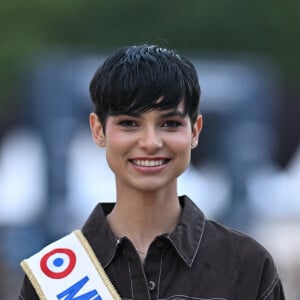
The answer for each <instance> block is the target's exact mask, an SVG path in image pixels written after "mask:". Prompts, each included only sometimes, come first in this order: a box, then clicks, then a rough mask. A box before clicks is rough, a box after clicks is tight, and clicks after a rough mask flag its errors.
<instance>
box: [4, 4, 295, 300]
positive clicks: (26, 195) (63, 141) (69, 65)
mask: <svg viewBox="0 0 300 300" xmlns="http://www.w3.org/2000/svg"><path fill="white" fill-rule="evenodd" d="M299 10H300V2H298V1H292V0H290V1H285V2H284V3H283V2H282V1H277V0H275V1H274V0H273V1H269V0H267V1H258V0H255V1H247V2H246V1H239V2H237V1H230V0H228V1H222V0H221V1H220V0H219V1H216V0H211V1H199V0H198V1H197V0H191V1H188V2H183V1H174V0H173V1H169V0H165V1H160V2H158V1H156V2H155V1H144V2H141V1H136V0H131V1H120V0H118V1H116V0H114V1H102V0H97V1H94V0H90V1H83V0H75V1H57V0H52V1H46V0H43V1H42V0H40V1H37V0H35V1H34V0H27V1H14V0H11V1H3V2H2V3H1V5H0V24H1V26H0V33H1V35H0V36H1V47H0V272H1V274H2V275H1V279H2V280H1V282H0V299H6V300H10V299H16V297H17V294H18V289H19V287H20V285H21V281H22V276H23V275H22V271H21V269H20V267H19V261H20V260H21V259H23V258H26V257H28V256H29V255H31V254H32V253H33V252H34V251H37V250H38V249H40V248H41V247H42V246H43V245H45V244H47V243H49V242H51V241H52V240H54V239H56V238H58V237H60V236H61V235H63V234H65V233H67V232H69V231H70V230H72V229H74V228H80V227H81V225H82V223H83V222H84V220H85V218H86V217H87V215H88V214H89V212H90V211H91V209H92V208H93V206H94V205H95V203H97V202H99V201H112V200H113V199H114V190H113V185H112V182H113V176H112V174H111V173H110V171H109V170H108V168H107V166H106V164H105V160H104V152H103V151H102V150H99V149H98V148H97V147H95V146H94V145H93V142H92V139H91V137H90V135H89V128H88V115H89V112H90V111H91V110H92V106H91V103H90V99H89V95H88V85H89V81H90V79H91V77H92V75H93V72H94V71H95V69H96V68H97V66H98V65H99V64H100V63H101V61H102V60H103V59H104V58H105V57H106V56H107V55H108V54H110V53H111V52H112V51H114V50H115V49H116V48H119V47H123V46H126V45H130V44H141V43H151V44H158V45H160V46H162V47H167V48H173V49H176V50H178V51H179V52H180V53H181V54H184V55H185V56H187V57H188V58H190V59H191V60H192V61H193V62H194V63H195V65H196V67H197V71H198V74H199V80H200V85H201V88H202V98H201V113H202V114H203V116H204V129H203V133H202V135H201V138H200V144H199V147H198V148H197V149H196V150H194V152H193V156H192V164H191V167H190V168H189V169H188V170H187V172H186V173H185V174H184V175H183V176H182V178H181V179H180V182H179V192H180V193H181V191H185V192H186V191H189V195H190V196H191V197H192V199H193V200H194V201H195V202H196V203H197V204H198V205H199V207H200V208H201V209H202V210H204V212H205V213H206V215H207V216H208V217H209V218H214V219H216V220H218V221H220V222H222V223H224V224H226V225H227V226H231V227H234V228H236V229H238V230H242V231H245V232H247V233H249V234H251V235H252V236H254V237H255V238H256V239H258V240H259V241H260V242H261V243H262V244H263V245H264V246H265V247H267V248H268V249H269V251H270V252H271V254H272V255H273V257H274V259H275V261H276V264H277V265H278V269H279V273H280V275H281V277H282V279H283V283H284V286H285V289H286V294H287V299H290V300H299V299H300V290H299V286H300V279H299V278H300V256H299V251H300V234H299V230H300V197H299V195H300V145H299V141H300V129H299V128H300V126H299V124H298V123H299V120H300V119H299V115H300V99H299V96H300V72H299V68H300V54H299V53H300V39H299V31H300V18H299V16H298V14H299Z"/></svg>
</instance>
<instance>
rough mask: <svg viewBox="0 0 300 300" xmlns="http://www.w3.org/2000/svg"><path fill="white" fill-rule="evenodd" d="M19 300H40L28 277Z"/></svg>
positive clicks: (25, 279)
mask: <svg viewBox="0 0 300 300" xmlns="http://www.w3.org/2000/svg"><path fill="white" fill-rule="evenodd" d="M18 300H39V297H38V295H37V293H36V292H35V290H34V288H33V286H32V284H31V282H30V281H29V279H28V277H27V276H26V275H25V277H24V280H23V284H22V287H21V290H20V293H19V297H18Z"/></svg>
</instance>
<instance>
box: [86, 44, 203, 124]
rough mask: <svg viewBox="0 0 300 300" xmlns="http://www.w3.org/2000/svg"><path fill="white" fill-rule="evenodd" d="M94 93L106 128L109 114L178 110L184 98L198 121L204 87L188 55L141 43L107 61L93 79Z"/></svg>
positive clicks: (97, 110)
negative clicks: (202, 87)
mask: <svg viewBox="0 0 300 300" xmlns="http://www.w3.org/2000/svg"><path fill="white" fill-rule="evenodd" d="M90 95H91V98H92V101H93V104H94V106H95V113H96V114H97V115H98V117H99V119H100V121H101V123H102V125H103V127H104V128H105V123H106V118H107V116H109V115H120V114H128V115H134V114H139V113H143V112H146V111H150V110H153V109H158V110H165V109H173V108H174V109H175V108H176V107H177V106H178V105H179V103H180V102H181V101H182V100H183V101H184V113H185V114H188V115H189V117H190V119H191V123H192V124H194V122H195V121H196V119H197V115H198V109H199V100H200V86H199V81H198V76H197V72H196V70H195V67H194V65H193V64H192V63H191V62H190V61H189V60H188V59H186V58H185V57H183V56H180V55H179V54H177V53H176V52H175V51H173V50H169V49H165V48H160V47H158V46H155V45H137V46H129V47H126V48H122V49H119V50H117V51H116V52H115V53H114V54H113V55H111V56H110V57H108V58H107V59H106V60H105V61H104V63H103V64H102V65H101V66H100V67H99V68H98V69H97V71H96V73H95V74H94V76H93V78H92V81H91V83H90ZM158 99H159V101H158Z"/></svg>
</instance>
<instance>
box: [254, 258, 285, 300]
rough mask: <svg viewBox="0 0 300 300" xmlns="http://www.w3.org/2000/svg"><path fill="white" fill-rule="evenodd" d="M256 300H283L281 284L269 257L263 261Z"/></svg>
mask: <svg viewBox="0 0 300 300" xmlns="http://www.w3.org/2000/svg"><path fill="white" fill-rule="evenodd" d="M258 295H259V296H258V298H257V300H285V295H284V291H283V287H282V282H281V280H280V277H279V275H278V272H277V269H276V266H275V264H274V261H273V259H272V257H271V256H267V257H266V259H265V263H264V267H263V272H262V274H261V280H260V289H259V293H258Z"/></svg>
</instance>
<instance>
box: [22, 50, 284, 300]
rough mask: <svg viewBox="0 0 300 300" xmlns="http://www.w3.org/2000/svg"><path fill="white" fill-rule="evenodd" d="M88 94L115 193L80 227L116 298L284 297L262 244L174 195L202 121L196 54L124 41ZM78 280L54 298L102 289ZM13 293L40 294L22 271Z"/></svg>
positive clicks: (83, 296)
mask: <svg viewBox="0 0 300 300" xmlns="http://www.w3.org/2000/svg"><path fill="white" fill-rule="evenodd" d="M90 94H91V98H92V100H93V103H94V106H95V112H93V113H91V115H90V127H91V131H92V135H93V139H94V141H95V143H96V144H97V145H98V146H100V147H105V148H106V158H107V162H108V164H109V166H110V168H111V170H112V171H113V172H114V175H115V184H116V203H115V204H113V203H111V204H107V203H104V204H99V205H98V206H97V207H96V208H95V209H94V211H93V212H92V214H91V216H90V217H89V219H88V220H87V222H86V223H85V225H84V226H83V228H82V233H83V235H84V237H85V238H86V240H87V242H88V243H89V245H90V246H91V248H92V250H93V252H94V253H95V256H96V259H97V260H98V261H99V262H100V263H101V265H102V266H103V268H104V270H105V272H106V274H107V275H108V277H109V279H110V281H111V282H112V284H113V286H114V287H115V288H116V290H117V292H118V293H119V295H120V296H121V298H122V299H143V300H144V299H227V300H229V299H240V300H253V299H260V300H271V299H272V300H275V299H284V294H283V290H282V286H281V281H280V279H279V276H278V274H277V271H276V267H275V266H274V263H273V260H272V258H271V256H270V255H269V253H268V252H267V251H266V250H265V249H264V248H263V247H262V246H261V245H259V244H258V243H257V242H256V241H254V240H253V239H252V238H250V237H248V236H246V235H244V234H242V233H239V232H236V231H233V230H230V229H228V228H225V227H224V226H222V225H219V224H217V223H216V222H213V221H210V220H207V219H206V218H205V216H204V215H203V213H202V212H201V211H200V209H199V208H197V207H196V205H195V204H194V203H193V202H192V200H190V199H189V198H188V197H187V196H178V195H177V178H178V176H180V174H182V173H183V172H184V170H185V169H186V168H187V167H188V165H189V163H190V155H191V150H192V149H193V148H195V147H196V146H197V143H198V137H199V134H200V132H201V129H202V116H201V115H199V114H198V112H199V98H200V87H199V83H198V78H197V74H196V71H195V68H194V66H193V65H192V63H191V62H190V61H189V60H187V59H186V58H184V57H182V56H180V55H178V54H177V53H175V52H174V51H172V50H168V49H163V48H159V47H157V46H152V45H141V46H130V47H127V48H123V49H120V50H118V51H117V52H115V53H114V54H113V55H112V56H111V57H109V58H108V59H107V60H106V61H105V62H104V64H103V65H102V66H100V68H99V69H98V70H97V71H96V73H95V75H94V77H93V79H92V81H91V84H90ZM187 194H188V191H187ZM199 198H201V195H199ZM81 286H83V284H82V285H80V288H79V287H78V285H77V286H76V287H77V289H76V291H74V286H72V289H67V290H66V291H65V292H64V293H61V294H58V295H57V299H101V298H92V297H94V296H89V295H91V294H88V293H85V294H82V293H81V294H80V289H81ZM97 295H98V297H100V296H99V295H100V294H97ZM64 297H66V298H64ZM19 299H26V300H29V299H30V300H33V299H38V296H37V294H36V291H35V290H34V288H33V286H32V283H31V282H30V281H29V280H28V277H27V276H26V277H25V279H24V283H23V287H22V289H21V292H20V298H19Z"/></svg>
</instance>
